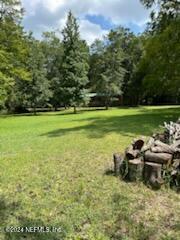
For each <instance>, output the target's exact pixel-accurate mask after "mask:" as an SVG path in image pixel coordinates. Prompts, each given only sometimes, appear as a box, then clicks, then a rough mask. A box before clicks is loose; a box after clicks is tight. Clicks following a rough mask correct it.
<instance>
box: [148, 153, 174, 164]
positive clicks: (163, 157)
mask: <svg viewBox="0 0 180 240" xmlns="http://www.w3.org/2000/svg"><path fill="white" fill-rule="evenodd" d="M144 157H145V161H147V162H155V163H161V164H170V163H171V161H172V158H173V155H172V154H169V153H154V152H151V151H149V150H148V151H146V152H145V155H144Z"/></svg>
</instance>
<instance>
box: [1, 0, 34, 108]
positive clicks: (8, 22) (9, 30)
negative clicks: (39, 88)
mask: <svg viewBox="0 0 180 240" xmlns="http://www.w3.org/2000/svg"><path fill="white" fill-rule="evenodd" d="M18 7H19V8H20V6H19V1H14V0H12V1H11V0H8V1H4V0H3V1H1V2H0V13H1V18H0V29H1V31H0V43H1V45H0V61H1V66H0V75H1V79H0V88H1V91H2V95H1V97H0V98H1V100H0V107H3V106H5V105H6V106H7V107H8V108H11V107H12V104H13V102H14V100H12V99H13V98H14V97H13V96H14V95H15V93H14V88H15V86H16V84H17V82H18V81H22V80H28V79H29V78H30V74H29V72H28V70H27V68H26V58H27V56H28V46H27V44H26V40H25V38H26V37H25V34H24V32H23V28H22V27H21V26H20V25H19V23H17V19H19V17H20V13H21V11H20V10H18Z"/></svg>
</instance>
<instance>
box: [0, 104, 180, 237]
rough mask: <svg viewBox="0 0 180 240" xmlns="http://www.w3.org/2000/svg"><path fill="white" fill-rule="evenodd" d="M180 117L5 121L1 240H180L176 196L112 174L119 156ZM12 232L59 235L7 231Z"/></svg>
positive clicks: (61, 115)
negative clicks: (54, 230)
mask: <svg viewBox="0 0 180 240" xmlns="http://www.w3.org/2000/svg"><path fill="white" fill-rule="evenodd" d="M179 116H180V108H178V107H146V108H127V109H112V110H109V111H104V110H101V111H100V110H99V111H93V110H91V111H90V110H89V111H80V112H79V113H78V114H76V115H73V114H71V112H70V111H66V112H64V111H62V112H57V113H43V114H39V115H38V116H30V115H21V116H0V164H1V166H0V226H1V227H2V228H1V233H0V239H2V240H10V239H12V240H21V239H28V240H61V239H63V240H64V239H66V240H70V239H71V240H109V239H114V240H121V239H123V240H148V239H149V240H157V239H158V240H159V239H162V240H175V239H179V238H178V236H179V234H180V232H178V230H179V228H180V223H179V219H178V218H179V215H180V206H179V203H180V201H179V200H180V197H179V195H178V194H177V193H176V192H175V191H173V190H170V189H167V188H165V187H164V188H162V189H161V190H159V191H152V190H150V189H148V188H147V187H146V186H145V185H143V183H128V182H124V181H121V180H120V179H118V178H116V177H114V176H113V174H112V173H111V169H112V153H113V152H117V151H123V150H124V148H125V147H126V146H127V145H128V144H129V143H130V142H131V140H132V138H134V137H136V136H139V135H140V136H141V135H145V136H149V135H151V134H152V133H153V132H154V131H156V130H157V129H158V128H159V125H160V124H162V123H163V121H169V120H176V119H177V118H178V117H179ZM10 226H31V227H34V226H47V227H50V226H54V227H60V232H57V233H8V232H3V231H2V229H3V227H10Z"/></svg>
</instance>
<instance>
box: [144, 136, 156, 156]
mask: <svg viewBox="0 0 180 240" xmlns="http://www.w3.org/2000/svg"><path fill="white" fill-rule="evenodd" d="M154 142H155V140H154V138H152V137H151V138H150V139H149V140H148V142H147V144H144V146H143V147H142V149H141V152H146V151H148V150H149V149H150V148H151V147H153V146H154Z"/></svg>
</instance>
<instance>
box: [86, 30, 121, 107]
mask: <svg viewBox="0 0 180 240" xmlns="http://www.w3.org/2000/svg"><path fill="white" fill-rule="evenodd" d="M91 51H92V56H91V64H92V65H91V67H92V70H91V72H90V77H92V85H94V86H93V87H94V89H95V91H97V92H98V93H99V94H100V95H101V96H103V97H104V99H105V106H106V109H107V108H108V106H109V104H110V102H111V99H112V98H113V97H114V96H118V95H121V94H122V85H123V80H124V74H125V69H124V68H123V66H122V62H123V60H124V53H123V50H122V47H121V45H120V43H119V42H118V41H117V39H116V35H115V34H114V32H113V31H111V32H110V33H109V35H108V37H107V39H104V43H103V42H100V41H96V42H95V43H94V44H93V45H92V50H91Z"/></svg>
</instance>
